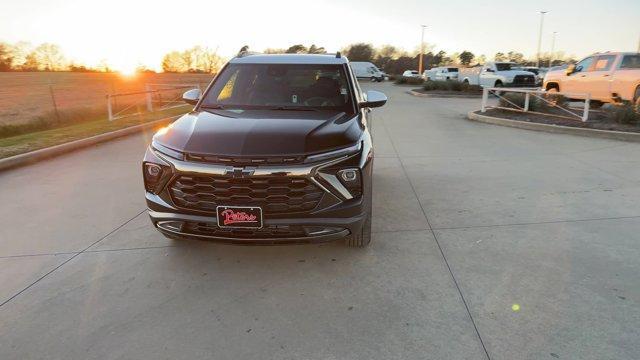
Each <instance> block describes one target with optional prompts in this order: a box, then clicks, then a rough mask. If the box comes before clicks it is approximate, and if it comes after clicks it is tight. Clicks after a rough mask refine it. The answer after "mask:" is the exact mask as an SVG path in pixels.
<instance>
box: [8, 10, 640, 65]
mask: <svg viewBox="0 0 640 360" xmlns="http://www.w3.org/2000/svg"><path fill="white" fill-rule="evenodd" d="M539 10H548V11H550V12H549V13H548V14H547V15H546V18H545V27H544V35H543V46H542V48H543V51H549V50H550V46H551V36H552V35H551V34H552V32H554V31H557V32H558V35H557V41H556V50H561V51H564V52H565V53H567V54H572V55H575V56H578V57H580V56H583V55H586V54H589V53H592V52H595V51H606V50H612V51H613V50H626V51H631V50H636V49H637V47H638V40H639V38H640V1H638V0H609V1H559V0H556V1H552V0H543V1H536V2H524V1H504V0H502V1H471V0H466V1H465V0H446V1H439V0H438V1H436V0H432V1H427V0H422V1H420V0H406V1H389V0H354V1H340V0H315V1H301V0H299V1H290V0H283V1H277V0H272V1H264V0H262V1H259V0H244V1H242V0H237V1H212V0H191V1H134V0H127V1H125V0H107V1H105V0H100V1H98V0H82V1H79V0H73V1H71V0H20V1H14V0H6V1H3V5H2V11H1V12H0V41H5V42H10V43H13V42H17V41H28V42H31V43H33V44H39V43H42V42H52V43H56V44H58V45H60V46H61V47H62V50H63V51H64V53H65V54H66V55H67V57H69V58H70V59H72V60H75V61H77V62H81V63H85V64H88V65H95V64H97V63H98V62H99V61H100V60H102V59H105V60H106V61H107V62H108V63H109V64H111V65H112V66H113V67H115V68H124V67H131V66H135V65H137V64H144V65H146V66H149V67H151V68H159V65H160V61H161V58H162V55H163V54H165V53H166V52H168V51H170V50H182V49H185V48H188V47H191V46H193V45H202V46H207V47H210V48H216V47H217V48H218V49H219V53H220V54H221V55H223V56H225V57H230V56H232V55H233V54H235V53H236V52H237V50H238V49H239V48H240V47H241V46H242V45H244V44H247V45H249V46H250V48H251V49H252V50H257V51H260V50H263V49H264V48H267V47H276V48H277V47H288V46H289V45H292V44H297V43H302V44H305V45H307V46H309V45H310V44H312V43H315V44H317V45H320V46H324V47H325V48H326V49H327V50H328V51H330V52H333V51H336V50H339V49H340V48H341V47H343V46H345V45H347V44H349V43H353V42H369V43H372V44H374V45H382V44H393V45H396V46H399V47H403V48H405V49H406V50H413V49H415V48H416V47H417V46H418V44H419V42H420V24H426V25H428V26H429V27H428V28H427V31H426V33H425V42H427V43H429V44H432V45H434V46H435V48H436V50H441V49H443V50H445V51H448V52H454V51H461V50H465V49H466V50H470V51H472V52H474V53H475V54H476V55H480V54H486V55H488V56H489V57H492V56H493V54H495V53H496V52H498V51H509V50H515V51H519V52H522V53H524V54H525V55H527V56H530V55H533V54H535V51H536V46H537V38H538V24H539V19H540V18H539V14H538V11H539Z"/></svg>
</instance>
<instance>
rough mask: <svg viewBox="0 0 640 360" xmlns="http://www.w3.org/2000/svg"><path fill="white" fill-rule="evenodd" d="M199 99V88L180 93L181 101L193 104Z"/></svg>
mask: <svg viewBox="0 0 640 360" xmlns="http://www.w3.org/2000/svg"><path fill="white" fill-rule="evenodd" d="M199 100H200V89H191V90H188V91H185V93H184V94H182V101H184V102H186V103H187V104H191V105H195V104H197V103H198V101H199Z"/></svg>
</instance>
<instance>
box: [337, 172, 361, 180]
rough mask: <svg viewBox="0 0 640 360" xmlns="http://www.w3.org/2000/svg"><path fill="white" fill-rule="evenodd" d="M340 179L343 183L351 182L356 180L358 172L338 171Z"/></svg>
mask: <svg viewBox="0 0 640 360" xmlns="http://www.w3.org/2000/svg"><path fill="white" fill-rule="evenodd" d="M340 177H341V178H342V180H343V181H346V182H352V181H356V180H357V179H358V172H357V170H354V169H347V170H342V171H340Z"/></svg>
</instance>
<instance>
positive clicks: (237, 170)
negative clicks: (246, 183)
mask: <svg viewBox="0 0 640 360" xmlns="http://www.w3.org/2000/svg"><path fill="white" fill-rule="evenodd" d="M255 171H256V170H255V169H248V168H243V167H232V166H229V167H227V168H226V170H225V172H224V173H225V175H227V176H231V177H234V178H243V177H247V176H251V175H253V173H254V172H255Z"/></svg>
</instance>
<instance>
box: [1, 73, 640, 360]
mask: <svg viewBox="0 0 640 360" xmlns="http://www.w3.org/2000/svg"><path fill="white" fill-rule="evenodd" d="M366 87H369V88H370V87H376V88H380V89H381V90H382V91H384V92H386V93H387V95H388V96H389V102H388V104H387V106H385V107H384V108H381V109H378V110H375V112H376V119H375V123H374V125H373V126H374V142H375V145H376V160H375V170H374V173H375V179H374V182H375V189H374V221H373V227H374V234H373V242H372V245H371V246H370V247H369V248H367V249H350V248H346V247H344V246H343V245H342V243H332V244H325V245H297V246H276V247H247V246H230V245H222V244H215V243H207V242H197V241H193V242H175V241H170V240H167V239H164V238H163V237H162V236H161V235H160V234H159V233H158V232H156V231H155V230H154V229H152V227H151V224H150V222H149V220H148V218H147V215H146V214H145V213H144V210H145V204H144V199H143V187H142V182H141V176H140V165H139V161H140V160H141V157H142V154H143V151H144V148H145V146H146V144H147V142H148V140H149V138H150V134H144V135H142V136H140V135H136V136H131V137H128V138H125V139H122V140H118V141H114V142H111V143H107V144H103V145H99V146H96V147H94V148H90V149H87V150H83V151H79V152H76V153H73V154H69V155H65V156H62V157H58V158H55V159H52V160H50V161H47V162H42V163H38V164H35V165H32V166H29V167H24V168H20V169H15V170H12V171H8V172H4V173H0V201H1V202H0V203H1V204H2V205H1V207H0V284H1V285H2V286H0V359H3V360H4V359H40V358H46V359H164V358H166V359H339V360H342V359H385V360H386V359H487V358H490V359H509V360H513V359H552V360H553V359H638V358H640V276H639V274H640V201H639V200H640V181H639V177H640V166H638V165H640V144H634V143H624V142H618V141H612V140H603V139H590V138H582V137H574V136H567V135H555V134H547V133H538V132H532V131H526V130H519V129H512V128H503V127H497V126H492V125H486V124H479V123H474V122H470V121H468V120H466V119H465V118H464V115H465V114H466V112H467V111H468V110H472V109H475V108H478V107H479V103H480V100H479V99H463V100H458V99H427V98H416V97H412V96H409V95H407V94H405V93H404V90H406V88H400V87H395V86H393V85H390V84H382V85H369V84H367V85H366Z"/></svg>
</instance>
